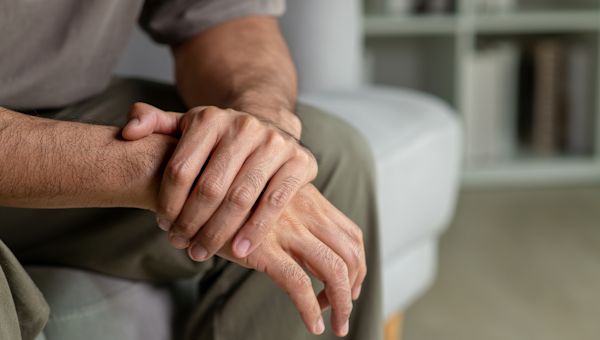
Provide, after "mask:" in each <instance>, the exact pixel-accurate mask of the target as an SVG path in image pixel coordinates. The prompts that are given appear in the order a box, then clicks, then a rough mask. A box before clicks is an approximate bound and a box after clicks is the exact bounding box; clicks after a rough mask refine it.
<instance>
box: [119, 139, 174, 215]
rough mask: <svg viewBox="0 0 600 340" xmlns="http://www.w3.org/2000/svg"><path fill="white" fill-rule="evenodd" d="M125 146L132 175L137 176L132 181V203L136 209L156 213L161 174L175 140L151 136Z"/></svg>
mask: <svg viewBox="0 0 600 340" xmlns="http://www.w3.org/2000/svg"><path fill="white" fill-rule="evenodd" d="M127 144H128V148H129V149H128V152H127V154H128V156H127V157H128V159H129V160H130V162H132V163H133V167H134V168H135V171H134V173H137V174H138V176H137V177H136V178H133V179H132V181H133V182H134V186H133V187H134V190H132V194H133V197H132V202H133V204H134V206H135V207H137V208H141V209H147V210H151V211H156V208H157V201H158V192H159V189H160V183H161V181H162V174H163V173H164V169H165V167H166V165H167V162H168V161H169V158H170V156H171V154H172V153H173V151H174V150H175V146H176V145H177V140H176V139H175V138H173V137H170V136H165V135H159V134H152V135H150V136H147V137H144V138H143V139H140V140H138V141H133V142H127Z"/></svg>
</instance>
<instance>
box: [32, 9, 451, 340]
mask: <svg viewBox="0 0 600 340" xmlns="http://www.w3.org/2000/svg"><path fill="white" fill-rule="evenodd" d="M288 7H289V8H288V14H286V15H285V17H284V18H283V20H282V27H283V30H284V33H285V35H286V37H287V39H288V41H289V43H290V46H291V49H292V52H293V55H294V58H295V60H296V63H297V65H298V68H299V75H300V88H301V100H302V101H304V102H307V103H310V104H313V105H315V106H317V107H319V108H323V109H325V110H327V111H329V112H331V113H333V114H335V115H338V116H340V117H342V118H343V119H345V120H347V121H348V122H349V123H351V124H353V125H354V126H355V127H356V128H357V129H358V130H360V131H361V132H362V133H363V134H364V135H365V136H366V138H367V140H368V141H369V143H370V145H371V147H372V149H373V153H374V156H375V161H376V169H377V176H378V179H377V184H378V188H377V190H378V199H379V205H380V207H379V213H380V221H381V232H380V235H381V249H380V251H381V253H382V259H383V266H384V268H383V275H384V278H383V279H384V280H383V281H384V286H383V296H384V308H385V314H386V315H387V316H388V317H389V316H392V315H393V314H394V313H396V312H399V311H402V310H405V309H406V308H407V307H408V306H409V305H410V304H411V303H412V302H413V301H414V300H415V299H416V298H417V297H419V296H420V295H421V294H422V293H423V292H424V291H425V290H426V289H427V287H428V286H429V285H430V283H431V282H432V280H433V278H434V274H435V271H436V262H437V259H436V257H437V252H436V250H437V243H438V237H439V234H440V233H441V232H442V231H443V230H444V229H445V228H446V226H447V225H448V223H449V220H450V217H451V215H452V211H453V208H454V204H455V198H456V192H457V186H458V177H459V167H460V158H461V144H462V143H461V131H460V128H459V124H458V121H457V118H456V116H455V114H454V113H453V112H452V110H451V109H450V108H449V107H448V106H447V105H446V104H444V103H442V102H441V101H439V100H438V99H436V98H433V97H431V96H428V95H424V94H420V93H416V92H413V91H407V90H401V89H394V88H384V87H378V86H370V85H366V84H363V83H362V81H361V69H362V55H363V43H362V27H361V18H362V16H361V11H360V2H359V1H358V0H327V1H322V0H298V1H289V2H288ZM171 67H172V66H171V62H170V56H169V53H168V52H167V51H166V50H165V49H164V48H159V47H157V46H156V45H154V44H152V43H151V42H150V41H149V40H148V38H146V37H145V36H143V35H142V34H141V33H140V32H139V31H138V32H136V33H135V34H134V37H133V39H132V41H131V43H130V45H129V47H128V49H127V51H126V53H125V55H124V56H123V59H122V60H121V63H120V65H119V67H118V68H117V73H120V74H125V75H136V76H142V77H149V78H154V79H162V80H170V78H171V74H170V70H171ZM28 270H29V272H30V274H31V276H32V278H33V279H34V281H36V283H37V284H38V286H39V287H40V289H41V290H42V291H43V292H44V294H45V296H46V298H47V300H48V302H49V303H50V305H51V306H52V308H53V311H54V313H55V314H56V313H58V314H60V315H67V316H68V315H70V313H71V312H73V311H77V310H82V308H83V307H86V308H88V309H89V306H88V305H89V304H90V303H96V304H98V306H97V307H98V308H94V311H95V312H94V314H93V315H90V317H89V320H86V319H85V318H84V317H80V318H77V319H76V322H75V321H73V320H72V319H70V318H68V317H64V318H55V319H53V320H51V321H50V324H49V325H48V327H47V328H46V335H47V337H48V339H55V338H60V339H64V338H65V337H64V336H63V335H64V332H65V331H66V332H67V333H68V332H69V331H73V334H80V333H77V332H80V331H81V330H85V331H86V333H89V337H88V339H96V338H98V339H104V338H106V336H108V335H107V334H108V333H106V330H110V332H111V333H110V334H111V335H110V336H109V337H112V338H127V339H144V340H151V339H156V340H159V339H160V340H162V339H166V338H168V334H169V331H168V329H169V325H168V320H169V319H170V315H171V313H172V309H173V302H172V301H170V299H169V297H168V296H169V295H168V293H167V292H165V291H163V290H160V289H157V288H154V287H150V286H148V285H145V284H141V283H136V282H129V281H125V280H118V279H114V278H107V277H103V276H100V275H97V274H91V273H83V272H80V271H77V270H72V269H66V268H57V269H52V268H28ZM65 292H69V294H71V295H72V294H82V297H83V296H87V297H89V296H93V297H94V300H93V302H90V299H89V298H82V299H78V298H76V297H73V296H70V297H69V299H68V300H69V301H71V303H69V304H64V303H62V302H61V301H62V300H63V299H62V298H61V297H62V296H63V295H64V294H65ZM84 305H85V306H84ZM115 315H119V316H120V318H121V319H123V318H128V317H129V322H128V325H125V326H124V327H121V326H119V325H107V324H103V322H104V321H106V322H104V323H110V322H111V320H115V319H114V316H115ZM99 320H103V321H102V322H99ZM157 320H165V323H164V324H163V323H160V322H157ZM75 323H76V324H75ZM134 324H144V325H145V327H135V326H134ZM137 328H140V329H144V331H143V332H140V331H139V330H137ZM42 338H43V335H42V336H41V337H40V339H42Z"/></svg>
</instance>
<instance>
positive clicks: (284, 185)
mask: <svg viewBox="0 0 600 340" xmlns="http://www.w3.org/2000/svg"><path fill="white" fill-rule="evenodd" d="M299 184H300V179H298V178H297V177H295V176H289V177H286V178H285V179H284V180H283V181H282V182H281V185H280V186H279V188H277V189H276V190H275V191H273V192H272V193H271V194H270V195H269V204H270V205H271V207H273V208H275V209H282V208H283V207H284V206H285V205H286V204H287V202H288V201H289V199H290V196H291V195H292V193H293V192H294V191H295V190H296V188H297V187H298V185H299Z"/></svg>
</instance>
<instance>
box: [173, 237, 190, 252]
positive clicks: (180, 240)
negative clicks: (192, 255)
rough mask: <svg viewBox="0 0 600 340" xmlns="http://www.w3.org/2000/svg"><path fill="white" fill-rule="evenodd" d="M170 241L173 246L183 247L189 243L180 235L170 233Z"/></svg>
mask: <svg viewBox="0 0 600 340" xmlns="http://www.w3.org/2000/svg"><path fill="white" fill-rule="evenodd" d="M171 243H172V244H173V246H175V248H178V249H183V248H186V247H187V246H188V245H189V240H188V239H186V238H185V237H183V236H180V235H172V236H171Z"/></svg>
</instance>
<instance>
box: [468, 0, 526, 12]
mask: <svg viewBox="0 0 600 340" xmlns="http://www.w3.org/2000/svg"><path fill="white" fill-rule="evenodd" d="M472 1H474V6H475V10H476V11H477V12H481V13H506V12H510V11H512V10H514V9H515V7H516V4H517V0H472Z"/></svg>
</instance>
